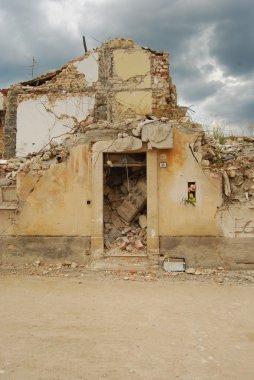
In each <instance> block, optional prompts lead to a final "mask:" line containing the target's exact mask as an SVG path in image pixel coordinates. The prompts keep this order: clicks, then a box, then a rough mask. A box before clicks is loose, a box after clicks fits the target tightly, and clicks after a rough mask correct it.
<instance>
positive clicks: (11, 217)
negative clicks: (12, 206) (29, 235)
mask: <svg viewBox="0 0 254 380" xmlns="http://www.w3.org/2000/svg"><path fill="white" fill-rule="evenodd" d="M15 219H16V213H15V211H13V210H3V209H0V237H1V236H5V235H14V234H15V223H14V221H15Z"/></svg>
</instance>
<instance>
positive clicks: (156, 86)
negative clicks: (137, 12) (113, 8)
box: [0, 39, 186, 158]
mask: <svg viewBox="0 0 254 380" xmlns="http://www.w3.org/2000/svg"><path fill="white" fill-rule="evenodd" d="M119 49H120V51H126V52H130V53H133V52H142V53H144V56H145V55H147V57H148V59H149V68H148V72H147V73H146V72H145V73H142V74H137V75H133V76H132V77H130V78H128V79H126V80H123V78H120V77H119V76H118V75H117V73H116V70H115V62H114V51H115V50H119ZM95 52H96V53H98V68H99V77H98V81H97V82H95V83H93V84H92V85H90V84H89V83H88V82H87V81H86V78H85V75H84V74H82V73H81V72H80V71H79V70H78V69H77V68H76V66H75V64H76V63H77V62H79V61H82V60H83V59H84V58H85V57H89V56H90V55H91V54H93V53H94V51H92V52H88V53H86V54H84V55H83V56H82V57H80V58H78V59H75V60H73V61H71V62H69V63H68V64H66V65H64V66H63V67H62V68H61V69H59V70H57V71H56V72H53V73H49V74H45V75H43V76H41V77H39V78H36V79H33V80H30V81H27V82H23V83H21V84H18V85H16V86H13V87H11V89H10V90H9V94H8V98H7V108H6V116H5V128H4V133H5V147H4V156H5V157H6V158H10V157H12V156H14V155H15V147H16V118H17V106H18V104H19V103H21V102H22V101H25V100H28V99H37V98H39V97H41V96H43V95H46V96H47V98H48V100H49V102H52V104H53V103H54V101H55V100H56V99H57V100H59V99H62V100H64V99H66V98H67V97H71V96H84V95H87V96H91V95H94V94H95V95H96V102H95V109H94V115H92V116H94V120H95V121H98V120H106V121H107V122H108V123H114V122H117V121H123V120H126V119H131V120H136V118H137V116H141V117H144V116H145V114H144V112H143V114H142V112H141V114H140V113H139V114H138V115H137V112H136V111H135V110H134V109H133V107H132V106H131V105H130V106H129V107H123V105H122V104H120V103H119V102H118V100H117V96H118V94H121V93H123V92H125V93H126V92H129V93H132V92H134V91H135V92H136V93H137V94H138V93H140V94H142V96H143V97H146V96H148V97H151V99H152V104H151V111H150V112H149V113H151V114H152V115H155V116H158V117H161V116H167V117H169V118H171V119H178V118H179V117H182V116H184V115H185V113H186V109H184V108H181V107H179V106H177V96H176V88H175V86H174V85H173V83H172V79H171V76H170V73H169V55H168V54H167V53H164V52H162V53H157V52H154V51H151V50H149V49H144V48H142V47H140V46H138V45H135V44H134V42H133V41H131V40H124V39H114V40H111V41H109V42H107V43H105V44H103V45H102V46H101V47H100V48H98V49H96V51H95ZM148 77H149V80H148ZM150 78H151V79H150ZM0 134H1V131H0ZM0 136H1V135H0ZM0 153H1V143H0Z"/></svg>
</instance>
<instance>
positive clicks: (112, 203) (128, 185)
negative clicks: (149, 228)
mask: <svg viewBox="0 0 254 380" xmlns="http://www.w3.org/2000/svg"><path fill="white" fill-rule="evenodd" d="M126 173H127V171H126V168H120V167H117V168H110V167H108V168H107V170H106V172H105V178H104V242H105V246H106V249H107V253H108V254H110V255H114V254H115V255H118V254H134V255H136V254H141V253H145V252H146V244H147V242H146V180H145V168H144V167H143V168H128V176H126Z"/></svg>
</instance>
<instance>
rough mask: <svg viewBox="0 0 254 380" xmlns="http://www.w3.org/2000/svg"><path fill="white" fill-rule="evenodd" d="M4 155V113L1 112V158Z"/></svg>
mask: <svg viewBox="0 0 254 380" xmlns="http://www.w3.org/2000/svg"><path fill="white" fill-rule="evenodd" d="M3 154H4V112H3V111H0V158H3Z"/></svg>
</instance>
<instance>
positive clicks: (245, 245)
mask: <svg viewBox="0 0 254 380" xmlns="http://www.w3.org/2000/svg"><path fill="white" fill-rule="evenodd" d="M160 247H161V253H162V254H165V256H164V257H178V256H181V257H184V258H185V260H186V263H187V266H188V267H195V268H198V267H203V268H215V267H218V266H223V267H225V268H226V269H233V270H235V269H236V270H237V269H254V239H253V238H248V239H241V238H235V239H230V238H222V237H221V238H220V237H174V236H170V237H167V236H165V237H164V236H163V237H161V238H160Z"/></svg>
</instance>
